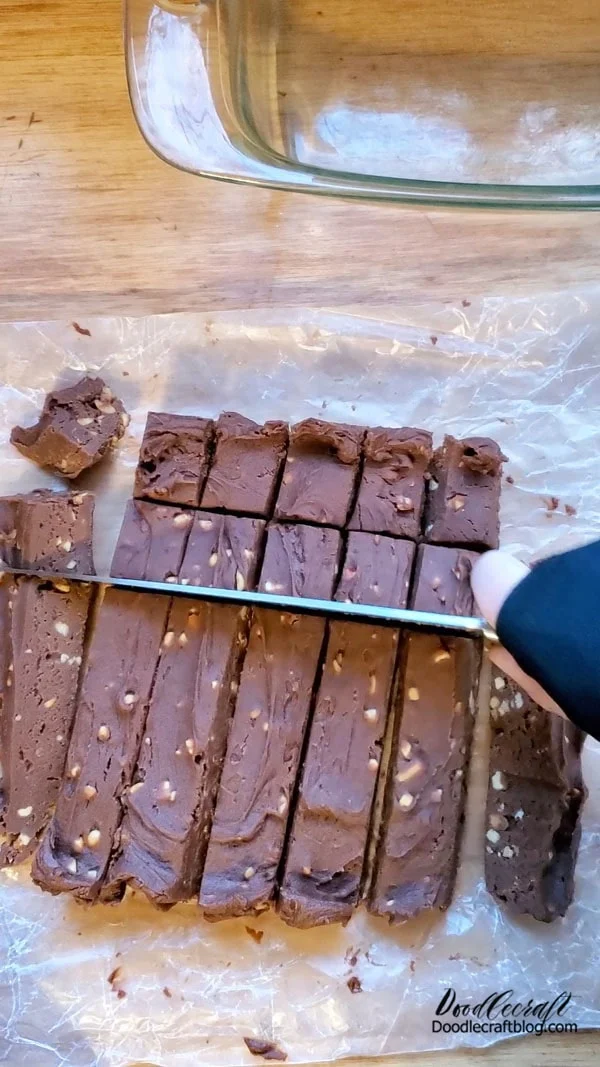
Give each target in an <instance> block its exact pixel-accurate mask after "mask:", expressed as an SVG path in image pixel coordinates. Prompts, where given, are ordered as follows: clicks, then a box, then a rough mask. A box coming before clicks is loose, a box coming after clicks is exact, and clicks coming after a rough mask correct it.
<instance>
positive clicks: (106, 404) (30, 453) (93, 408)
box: [10, 377, 129, 478]
mask: <svg viewBox="0 0 600 1067" xmlns="http://www.w3.org/2000/svg"><path fill="white" fill-rule="evenodd" d="M128 425H129V415H128V414H127V412H126V411H125V408H124V407H123V404H122V403H121V401H120V400H118V399H117V397H116V396H115V395H114V393H113V392H112V390H111V389H109V388H108V386H107V385H106V384H105V383H104V382H103V381H102V378H87V377H86V378H82V379H81V381H79V382H77V383H76V384H75V385H70V386H67V388H65V389H56V390H54V391H53V392H51V393H48V395H47V396H46V399H45V401H44V407H43V409H42V414H41V415H40V418H39V420H38V422H37V423H36V424H35V425H34V426H30V427H28V428H25V427H22V426H15V427H14V429H13V430H12V432H11V435H10V439H11V442H12V444H13V445H14V446H15V448H18V450H19V452H21V453H22V454H23V455H24V456H27V458H28V459H31V460H32V461H33V462H34V463H37V464H38V466H39V467H44V468H46V469H48V470H51V471H54V472H55V473H56V474H60V475H62V476H63V478H77V477H78V475H79V474H81V472H82V471H84V470H87V469H88V468H89V467H92V466H93V465H94V464H95V463H98V461H99V460H101V459H102V457H103V456H104V455H105V454H106V453H107V451H108V450H109V448H110V447H111V446H114V445H115V444H117V443H118V441H119V440H120V438H121V437H122V436H123V434H124V433H125V430H126V428H127V426H128Z"/></svg>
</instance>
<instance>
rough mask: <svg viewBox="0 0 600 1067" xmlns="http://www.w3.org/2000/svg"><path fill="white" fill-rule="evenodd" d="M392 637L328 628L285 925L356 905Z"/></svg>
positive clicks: (290, 855)
mask: <svg viewBox="0 0 600 1067" xmlns="http://www.w3.org/2000/svg"><path fill="white" fill-rule="evenodd" d="M397 646H398V633H397V632H396V631H392V630H388V629H383V628H379V629H375V628H373V627H372V626H366V625H364V624H361V623H337V622H335V623H331V624H330V626H329V639H328V645H327V654H326V658H325V663H324V667H323V675H322V679H321V683H320V686H319V691H318V694H317V698H316V706H315V711H314V715H313V719H312V724H311V727H310V733H309V739H308V749H307V753H306V758H305V762H304V769H303V773H302V778H301V783H300V788H299V793H298V800H297V805H296V811H295V814H294V818H293V822H292V826H291V831H290V837H289V842H288V850H287V856H286V859H285V865H284V873H283V878H282V882H281V887H280V891H279V900H278V911H279V914H280V916H281V918H282V919H283V920H284V921H285V922H287V923H288V924H290V925H292V926H297V927H304V928H307V927H311V926H318V925H322V924H326V923H334V922H340V923H346V922H347V921H348V920H349V919H350V918H351V916H352V913H353V911H354V909H355V908H356V907H357V905H358V902H359V897H360V892H361V888H362V882H363V872H364V866H365V853H366V849H367V837H368V833H369V827H370V823H371V811H372V806H373V800H374V796H375V787H376V783H377V776H378V771H379V764H380V759H381V746H382V743H383V737H384V733H385V727H386V719H387V713H388V705H389V697H390V692H391V687H392V681H393V676H394V671H395V664H396V658H397Z"/></svg>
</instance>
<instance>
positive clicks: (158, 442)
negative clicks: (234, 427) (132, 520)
mask: <svg viewBox="0 0 600 1067" xmlns="http://www.w3.org/2000/svg"><path fill="white" fill-rule="evenodd" d="M213 436H214V423H213V421H212V419H203V418H199V417H197V416H195V415H170V414H168V413H166V412H158V411H150V412H148V417H147V420H146V427H145V429H144V436H143V438H142V444H141V447H140V456H139V461H138V465H137V470H136V474H135V485H134V490H133V495H134V497H136V498H137V499H140V500H157V501H158V502H159V503H169V504H183V505H187V506H188V507H193V508H195V507H198V504H199V502H200V495H201V492H202V489H203V488H204V482H205V480H206V475H207V472H208V465H209V460H210V453H211V446H212V442H213Z"/></svg>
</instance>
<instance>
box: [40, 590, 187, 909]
mask: <svg viewBox="0 0 600 1067" xmlns="http://www.w3.org/2000/svg"><path fill="white" fill-rule="evenodd" d="M169 604H170V600H169V598H168V597H165V596H160V595H153V596H148V595H147V594H144V593H132V592H129V591H124V590H122V589H110V588H109V589H107V590H106V592H105V594H104V599H103V601H102V603H101V604H100V605H99V608H98V611H97V613H96V619H95V626H94V631H93V634H92V638H91V641H90V645H89V649H88V656H87V664H86V670H85V672H84V676H83V681H82V685H81V692H80V696H79V701H78V705H77V714H76V717H75V724H74V727H73V733H72V736H71V743H70V745H69V751H68V755H67V761H66V765H65V773H64V777H63V781H62V784H61V787H60V791H59V795H58V800H57V805H56V811H55V813H54V815H53V817H52V820H51V822H50V824H49V826H48V829H47V830H46V833H45V835H44V837H43V838H42V841H41V844H40V847H39V849H38V851H37V854H36V856H35V858H34V863H33V868H32V877H33V880H34V882H36V883H37V885H39V886H40V887H41V888H42V889H45V890H48V891H49V892H51V893H61V892H67V893H70V894H72V895H73V896H74V897H75V898H76V899H78V900H83V901H95V900H97V898H98V895H99V893H100V889H101V885H102V880H103V878H104V874H105V871H106V868H107V865H108V862H109V860H110V857H111V851H112V847H113V841H114V837H115V832H116V830H117V828H118V826H119V824H120V822H121V817H122V813H123V795H124V793H125V791H126V789H127V787H128V785H130V784H131V779H132V774H133V769H134V767H135V764H136V762H137V757H138V752H139V747H140V743H141V739H142V735H143V730H144V725H145V721H146V713H147V709H148V704H149V701H150V694H151V691H152V683H153V680H154V675H155V671H156V667H157V663H158V659H159V654H160V647H161V641H162V640H163V635H164V636H165V637H166V634H165V624H166V619H167V614H168V610H169Z"/></svg>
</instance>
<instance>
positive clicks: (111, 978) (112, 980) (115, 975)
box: [106, 967, 123, 985]
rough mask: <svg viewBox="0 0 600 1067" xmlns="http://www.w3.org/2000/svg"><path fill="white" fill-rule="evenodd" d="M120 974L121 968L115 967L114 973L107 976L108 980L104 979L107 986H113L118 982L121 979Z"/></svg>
mask: <svg viewBox="0 0 600 1067" xmlns="http://www.w3.org/2000/svg"><path fill="white" fill-rule="evenodd" d="M122 974H123V968H122V967H115V969H114V971H111V972H110V974H109V976H108V978H107V979H106V980H107V982H108V984H109V985H114V983H115V982H118V981H119V978H121V977H122Z"/></svg>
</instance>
